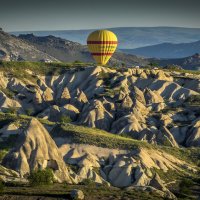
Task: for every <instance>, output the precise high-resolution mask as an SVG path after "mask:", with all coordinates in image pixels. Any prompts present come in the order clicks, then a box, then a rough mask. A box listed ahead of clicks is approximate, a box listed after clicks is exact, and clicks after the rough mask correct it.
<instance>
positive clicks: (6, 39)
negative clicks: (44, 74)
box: [0, 30, 58, 61]
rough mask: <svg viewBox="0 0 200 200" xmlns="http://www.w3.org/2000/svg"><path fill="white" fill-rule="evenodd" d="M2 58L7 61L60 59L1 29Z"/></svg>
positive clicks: (0, 45) (0, 53) (0, 47)
mask: <svg viewBox="0 0 200 200" xmlns="http://www.w3.org/2000/svg"><path fill="white" fill-rule="evenodd" d="M2 59H3V60H7V61H10V60H13V61H23V60H29V61H39V60H44V59H45V60H49V61H58V60H57V59H56V58H54V57H52V56H50V55H48V54H46V53H45V52H43V51H40V50H39V49H37V48H35V47H34V46H33V45H30V44H28V43H27V42H25V41H23V40H21V39H19V38H17V37H15V36H11V35H9V34H8V33H5V32H4V31H3V30H0V60H2Z"/></svg>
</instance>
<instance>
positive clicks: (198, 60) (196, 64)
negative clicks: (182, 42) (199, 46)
mask: <svg viewBox="0 0 200 200" xmlns="http://www.w3.org/2000/svg"><path fill="white" fill-rule="evenodd" d="M152 62H156V63H158V64H159V65H160V66H163V67H164V66H166V65H179V66H181V67H182V68H183V69H188V70H200V54H198V53H197V54H194V55H192V56H188V57H186V58H176V59H160V60H159V59H155V60H154V61H153V60H152Z"/></svg>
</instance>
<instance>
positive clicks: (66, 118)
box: [60, 115, 72, 124]
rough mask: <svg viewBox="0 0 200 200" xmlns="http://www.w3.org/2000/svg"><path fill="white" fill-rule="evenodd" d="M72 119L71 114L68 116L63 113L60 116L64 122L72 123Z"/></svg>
mask: <svg viewBox="0 0 200 200" xmlns="http://www.w3.org/2000/svg"><path fill="white" fill-rule="evenodd" d="M71 121H72V120H71V118H70V117H69V116H67V115H63V116H61V118H60V122H61V123H62V124H66V123H70V122H71Z"/></svg>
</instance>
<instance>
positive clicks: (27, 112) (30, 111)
mask: <svg viewBox="0 0 200 200" xmlns="http://www.w3.org/2000/svg"><path fill="white" fill-rule="evenodd" d="M26 114H27V115H28V116H31V115H32V114H33V109H32V108H27V109H26Z"/></svg>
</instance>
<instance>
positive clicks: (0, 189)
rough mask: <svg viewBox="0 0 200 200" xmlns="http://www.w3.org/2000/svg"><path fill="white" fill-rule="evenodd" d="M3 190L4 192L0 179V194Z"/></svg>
mask: <svg viewBox="0 0 200 200" xmlns="http://www.w3.org/2000/svg"><path fill="white" fill-rule="evenodd" d="M3 190H4V184H3V182H2V180H1V179H0V194H1V193H2V192H3Z"/></svg>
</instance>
